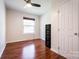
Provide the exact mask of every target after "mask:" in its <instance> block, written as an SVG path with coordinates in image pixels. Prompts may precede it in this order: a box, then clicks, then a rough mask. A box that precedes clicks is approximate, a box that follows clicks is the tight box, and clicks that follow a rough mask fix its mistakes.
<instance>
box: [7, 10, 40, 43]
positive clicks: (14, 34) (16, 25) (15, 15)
mask: <svg viewBox="0 0 79 59" xmlns="http://www.w3.org/2000/svg"><path fill="white" fill-rule="evenodd" d="M23 16H25V17H31V18H35V34H23V22H22V20H23ZM39 23H40V20H39V17H38V16H35V15H31V14H27V13H22V12H19V11H16V10H12V9H7V43H11V42H17V41H23V40H30V39H33V38H39V37H40V35H39Z"/></svg>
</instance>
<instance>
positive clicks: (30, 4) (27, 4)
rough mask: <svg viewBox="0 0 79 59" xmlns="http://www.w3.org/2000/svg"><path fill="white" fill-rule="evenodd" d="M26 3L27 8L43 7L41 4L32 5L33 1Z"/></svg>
mask: <svg viewBox="0 0 79 59" xmlns="http://www.w3.org/2000/svg"><path fill="white" fill-rule="evenodd" d="M24 1H25V2H26V5H25V7H26V6H28V7H32V6H34V7H41V5H40V4H36V3H32V2H31V0H24Z"/></svg>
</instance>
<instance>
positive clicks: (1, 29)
mask: <svg viewBox="0 0 79 59" xmlns="http://www.w3.org/2000/svg"><path fill="white" fill-rule="evenodd" d="M4 48H5V5H4V0H0V57H1V55H2V53H3V50H4Z"/></svg>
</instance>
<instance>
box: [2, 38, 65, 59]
mask: <svg viewBox="0 0 79 59" xmlns="http://www.w3.org/2000/svg"><path fill="white" fill-rule="evenodd" d="M1 59H66V58H64V57H63V56H60V55H58V54H56V53H55V52H53V51H51V50H50V49H48V48H47V47H45V44H44V41H42V40H40V39H37V40H31V41H23V42H16V43H9V44H7V46H6V48H5V51H4V53H3V55H2V58H1Z"/></svg>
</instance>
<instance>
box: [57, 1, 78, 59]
mask: <svg viewBox="0 0 79 59" xmlns="http://www.w3.org/2000/svg"><path fill="white" fill-rule="evenodd" d="M59 10H60V13H59V29H60V31H59V47H60V49H59V53H60V54H62V55H64V56H66V57H68V58H69V59H79V58H78V52H79V46H78V44H79V39H78V19H79V18H78V0H71V1H69V2H67V3H66V4H64V5H63V6H61V8H60V9H59Z"/></svg>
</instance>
